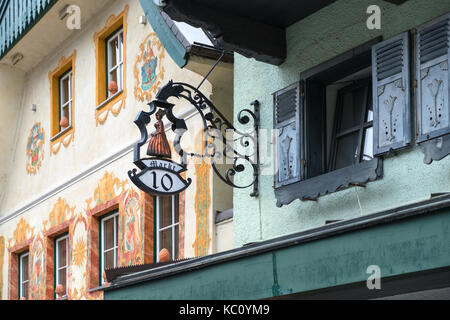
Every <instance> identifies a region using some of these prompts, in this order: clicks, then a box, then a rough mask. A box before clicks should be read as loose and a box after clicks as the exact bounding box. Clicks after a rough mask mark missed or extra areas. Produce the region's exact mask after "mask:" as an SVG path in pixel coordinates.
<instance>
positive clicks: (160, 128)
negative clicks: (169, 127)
mask: <svg viewBox="0 0 450 320" xmlns="http://www.w3.org/2000/svg"><path fill="white" fill-rule="evenodd" d="M165 114H166V112H165V111H164V110H162V109H160V110H158V112H156V120H157V121H156V123H155V128H156V131H155V132H154V133H152V134H151V136H152V137H151V138H150V142H149V144H148V149H147V155H149V156H155V157H164V158H169V159H170V158H171V157H172V154H171V151H170V146H169V141H167V137H166V132H165V130H164V124H163V122H162V118H163V117H164V115H165Z"/></svg>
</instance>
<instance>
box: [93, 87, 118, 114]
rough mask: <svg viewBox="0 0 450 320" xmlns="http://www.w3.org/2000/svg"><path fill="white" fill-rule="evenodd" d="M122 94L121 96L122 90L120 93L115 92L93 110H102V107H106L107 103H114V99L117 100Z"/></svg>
mask: <svg viewBox="0 0 450 320" xmlns="http://www.w3.org/2000/svg"><path fill="white" fill-rule="evenodd" d="M122 94H123V90H120V91H118V92H116V93H115V94H113V95H112V96H111V97H109V98H108V99H106V100H105V101H103V102H102V103H101V104H99V105H98V106H97V108H95V110H97V111H98V110H100V109H102V108H103V107H105V106H106V105H108V104H109V103H112V101H116V99H117V100H119V99H120V96H122Z"/></svg>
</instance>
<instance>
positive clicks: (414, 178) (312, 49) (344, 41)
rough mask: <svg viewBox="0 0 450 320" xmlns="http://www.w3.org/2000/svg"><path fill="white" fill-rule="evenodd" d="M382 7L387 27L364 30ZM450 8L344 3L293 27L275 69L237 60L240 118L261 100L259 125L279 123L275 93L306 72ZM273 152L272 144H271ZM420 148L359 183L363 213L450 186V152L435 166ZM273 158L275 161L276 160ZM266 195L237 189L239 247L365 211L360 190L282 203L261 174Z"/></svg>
mask: <svg viewBox="0 0 450 320" xmlns="http://www.w3.org/2000/svg"><path fill="white" fill-rule="evenodd" d="M373 4H375V5H378V6H380V8H381V13H382V18H381V19H382V20H381V30H369V29H367V27H366V20H367V18H368V16H369V15H368V14H367V13H366V10H367V7H368V6H369V5H373ZM447 12H450V1H441V0H409V1H407V2H406V3H404V4H403V5H401V6H396V5H393V4H389V3H387V2H384V1H380V0H340V1H336V2H335V3H333V4H332V5H330V6H328V7H326V8H324V9H322V10H321V11H319V12H316V13H315V14H313V15H311V16H309V17H308V18H306V19H305V20H303V21H300V22H298V23H296V24H294V25H292V26H290V27H289V28H288V29H287V59H286V62H285V63H283V64H282V65H281V66H278V67H277V66H273V65H269V64H265V63H261V62H257V61H255V60H254V59H247V58H245V57H243V56H240V55H238V54H236V55H235V62H234V72H235V74H234V76H235V79H234V81H235V85H234V106H235V116H236V115H237V114H238V112H239V111H240V110H241V109H243V108H247V107H248V106H249V103H250V102H251V101H253V100H255V99H258V100H259V101H260V103H261V127H262V128H268V129H270V128H272V127H273V97H272V93H273V92H275V91H277V90H279V89H282V88H284V87H286V86H288V85H289V84H291V83H293V82H294V81H298V80H299V74H300V72H302V71H304V70H307V69H309V68H311V67H314V66H316V65H318V64H320V63H322V62H324V61H327V60H329V59H331V58H333V57H335V56H336V55H339V54H341V53H343V52H345V51H347V50H350V49H352V48H354V47H356V46H358V45H360V44H362V43H364V42H367V41H369V40H371V39H373V38H375V37H377V36H379V35H382V36H383V39H388V38H390V37H392V36H394V35H396V34H399V33H401V32H404V31H406V30H410V29H412V28H414V27H417V26H419V25H420V24H422V23H424V22H427V21H429V20H431V19H433V18H435V17H438V16H440V15H442V14H445V13H447ZM267 148H268V150H269V151H270V152H271V150H272V145H271V144H270V141H269V142H268V144H267ZM423 158H424V155H423V153H422V152H421V150H420V148H419V147H417V146H414V147H412V148H409V149H407V150H405V151H403V152H401V153H399V154H398V155H397V156H395V157H392V158H389V159H386V160H385V161H384V176H383V178H382V179H381V180H378V181H375V182H370V183H368V184H367V188H366V189H363V188H358V189H357V193H358V195H359V198H360V202H361V207H362V214H363V215H366V214H369V213H374V212H378V211H381V210H385V209H389V208H393V207H397V206H400V205H403V204H407V203H411V202H417V201H420V200H423V199H427V198H429V197H430V194H431V193H437V192H449V191H450V170H449V168H450V157H447V158H445V159H443V160H441V161H440V162H433V163H432V164H431V165H425V164H424V163H423ZM270 160H271V159H270ZM260 181H261V183H260V197H259V198H257V199H254V198H250V197H249V193H250V192H251V191H249V190H247V189H245V190H237V189H235V190H234V245H235V247H240V246H242V245H243V244H245V243H249V242H254V241H260V240H267V239H270V238H274V237H277V236H280V235H284V234H289V233H293V232H297V231H301V230H307V229H310V228H313V227H318V226H322V225H324V224H325V221H326V220H336V219H348V218H354V217H357V216H359V215H361V210H360V207H359V205H358V199H357V193H356V190H355V188H350V189H347V190H343V191H340V192H336V193H333V194H329V195H326V196H323V197H321V198H319V200H318V202H317V203H316V202H300V201H299V200H296V201H294V202H293V203H291V204H290V205H288V206H284V207H283V208H277V207H276V200H275V195H274V191H273V187H272V186H273V176H270V175H265V176H262V177H261V178H260Z"/></svg>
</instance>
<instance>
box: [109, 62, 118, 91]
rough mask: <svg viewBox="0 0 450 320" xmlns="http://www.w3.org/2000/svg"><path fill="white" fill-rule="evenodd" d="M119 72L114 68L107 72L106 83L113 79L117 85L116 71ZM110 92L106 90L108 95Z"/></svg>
mask: <svg viewBox="0 0 450 320" xmlns="http://www.w3.org/2000/svg"><path fill="white" fill-rule="evenodd" d="M118 72H119V69H118V68H117V69H114V71H111V72H108V84H109V83H110V82H111V81H115V82H116V83H117V85H119V81H117V73H118ZM111 95H112V93H111V91H109V90H108V96H111Z"/></svg>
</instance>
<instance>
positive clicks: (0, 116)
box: [0, 64, 25, 216]
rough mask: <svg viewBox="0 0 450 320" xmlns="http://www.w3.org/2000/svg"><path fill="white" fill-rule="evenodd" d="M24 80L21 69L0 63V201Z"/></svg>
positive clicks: (13, 142) (19, 113)
mask: <svg viewBox="0 0 450 320" xmlns="http://www.w3.org/2000/svg"><path fill="white" fill-rule="evenodd" d="M24 81H25V74H24V73H23V72H21V71H20V70H19V69H17V68H14V67H9V66H7V65H4V64H0V97H1V98H0V132H1V133H2V134H1V135H0V150H1V152H0V203H2V202H3V201H2V200H3V199H4V195H5V192H6V184H7V178H8V177H7V176H8V172H10V171H9V170H10V166H11V164H12V157H11V155H12V154H13V152H14V151H15V139H16V127H17V122H18V121H19V119H20V115H21V112H20V110H21V102H22V92H23V85H24ZM22 151H23V150H22ZM0 216H1V211H0Z"/></svg>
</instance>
